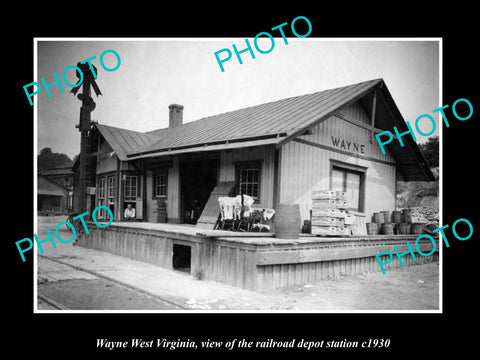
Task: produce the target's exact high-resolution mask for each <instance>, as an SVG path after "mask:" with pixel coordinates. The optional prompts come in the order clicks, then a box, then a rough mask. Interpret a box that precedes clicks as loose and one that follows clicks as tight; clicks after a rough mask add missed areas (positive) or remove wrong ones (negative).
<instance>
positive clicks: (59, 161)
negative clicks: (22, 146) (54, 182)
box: [37, 147, 72, 171]
mask: <svg viewBox="0 0 480 360" xmlns="http://www.w3.org/2000/svg"><path fill="white" fill-rule="evenodd" d="M69 165H72V160H71V159H70V158H69V157H68V156H67V155H65V154H61V153H54V152H52V149H51V148H49V147H44V148H43V149H42V150H40V154H39V155H38V156H37V166H38V171H43V170H50V169H54V168H56V167H61V166H69Z"/></svg>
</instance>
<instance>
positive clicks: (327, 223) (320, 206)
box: [312, 190, 353, 236]
mask: <svg viewBox="0 0 480 360" xmlns="http://www.w3.org/2000/svg"><path fill="white" fill-rule="evenodd" d="M346 209H347V201H346V197H345V193H344V192H343V191H332V190H314V191H313V192H312V234H314V235H322V236H345V235H350V228H349V224H352V223H353V217H352V215H351V214H347V211H346Z"/></svg>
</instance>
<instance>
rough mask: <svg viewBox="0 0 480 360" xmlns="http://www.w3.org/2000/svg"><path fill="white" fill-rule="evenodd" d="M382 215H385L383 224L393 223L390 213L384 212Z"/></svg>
mask: <svg viewBox="0 0 480 360" xmlns="http://www.w3.org/2000/svg"><path fill="white" fill-rule="evenodd" d="M382 214H383V222H384V223H385V224H390V223H391V222H392V221H391V217H390V211H382Z"/></svg>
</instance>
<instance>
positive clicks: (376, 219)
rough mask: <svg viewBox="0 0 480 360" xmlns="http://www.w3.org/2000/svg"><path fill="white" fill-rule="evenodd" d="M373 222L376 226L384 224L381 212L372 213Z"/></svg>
mask: <svg viewBox="0 0 480 360" xmlns="http://www.w3.org/2000/svg"><path fill="white" fill-rule="evenodd" d="M373 222H374V223H376V224H382V223H384V222H385V221H383V213H382V212H376V213H373Z"/></svg>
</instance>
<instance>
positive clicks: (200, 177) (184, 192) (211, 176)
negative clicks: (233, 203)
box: [180, 158, 220, 224]
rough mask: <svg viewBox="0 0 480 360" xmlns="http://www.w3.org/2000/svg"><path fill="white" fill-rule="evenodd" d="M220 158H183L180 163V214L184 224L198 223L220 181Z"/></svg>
mask: <svg viewBox="0 0 480 360" xmlns="http://www.w3.org/2000/svg"><path fill="white" fill-rule="evenodd" d="M219 168H220V159H219V158H209V159H205V158H202V159H199V158H190V159H183V160H182V161H181V163H180V194H181V195H180V210H181V212H180V216H181V222H182V223H184V224H196V223H197V220H198V218H199V217H200V215H201V214H202V211H203V208H204V207H205V204H206V203H207V201H208V198H209V197H210V193H211V192H212V190H213V189H214V188H215V186H216V185H217V182H218V174H219Z"/></svg>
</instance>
